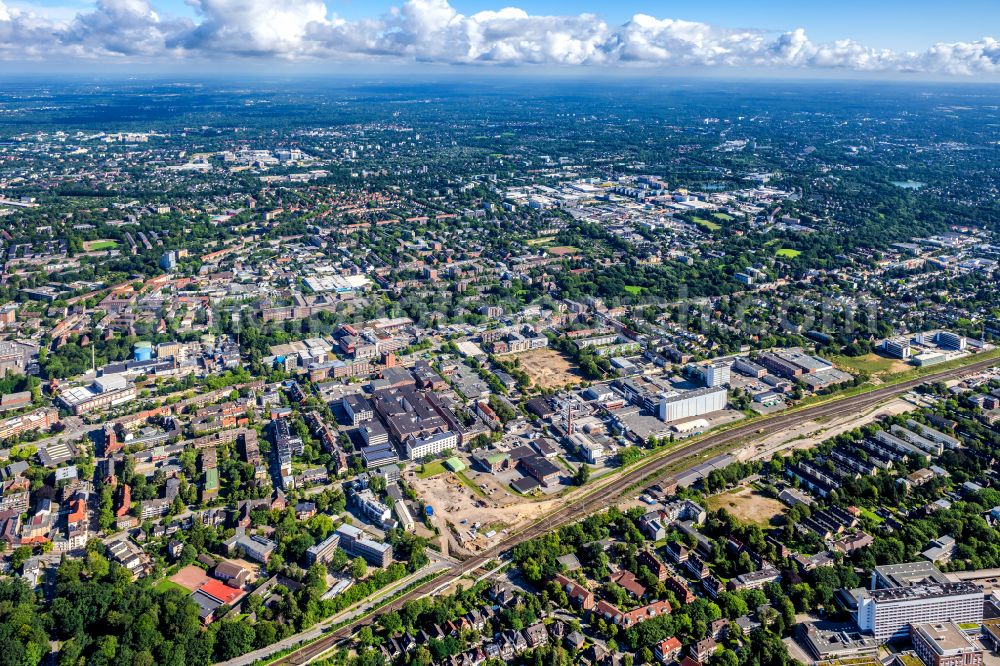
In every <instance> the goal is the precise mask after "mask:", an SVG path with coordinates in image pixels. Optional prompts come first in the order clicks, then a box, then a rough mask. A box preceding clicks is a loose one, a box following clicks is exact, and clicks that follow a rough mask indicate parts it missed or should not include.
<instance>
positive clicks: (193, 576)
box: [170, 564, 208, 592]
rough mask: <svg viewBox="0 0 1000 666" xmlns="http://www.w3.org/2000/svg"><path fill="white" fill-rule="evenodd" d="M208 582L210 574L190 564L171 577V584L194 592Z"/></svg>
mask: <svg viewBox="0 0 1000 666" xmlns="http://www.w3.org/2000/svg"><path fill="white" fill-rule="evenodd" d="M207 580H208V574H206V573H205V570H204V569H202V568H200V567H196V566H195V565H193V564H189V565H188V566H186V567H184V568H183V569H181V570H180V571H178V572H177V573H175V574H174V575H173V576H171V577H170V582H171V583H177V584H178V585H180V586H181V587H183V588H185V589H187V590H190V591H192V592H194V591H195V590H197V589H198V588H199V587H201V586H202V585H204V584H205V581H207Z"/></svg>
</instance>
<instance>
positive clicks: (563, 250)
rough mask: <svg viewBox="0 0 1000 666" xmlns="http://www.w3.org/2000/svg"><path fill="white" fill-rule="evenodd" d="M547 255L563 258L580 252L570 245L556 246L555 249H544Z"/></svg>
mask: <svg viewBox="0 0 1000 666" xmlns="http://www.w3.org/2000/svg"><path fill="white" fill-rule="evenodd" d="M545 251H546V252H548V253H549V254H554V255H556V256H557V257H563V256H566V255H568V254H576V253H577V252H579V251H580V248H577V247H573V246H572V245H557V246H555V247H550V248H546V249H545Z"/></svg>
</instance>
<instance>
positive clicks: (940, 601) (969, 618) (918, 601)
mask: <svg viewBox="0 0 1000 666" xmlns="http://www.w3.org/2000/svg"><path fill="white" fill-rule="evenodd" d="M928 564H930V563H929V562H928ZM856 619H857V624H858V628H859V629H860V630H861V631H865V632H869V633H871V634H873V635H874V636H875V640H877V641H879V642H880V643H884V642H887V641H889V640H892V639H893V638H899V637H902V636H906V635H907V633H908V632H909V626H910V624H920V623H925V622H940V621H951V622H958V623H963V622H974V623H981V622H982V620H983V591H982V590H981V589H980V588H979V587H977V586H975V585H973V584H972V583H969V582H959V583H939V582H920V583H915V584H913V585H909V586H905V587H889V588H880V589H875V590H870V591H869V590H863V591H862V592H861V594H860V596H859V598H858V610H857V616H856Z"/></svg>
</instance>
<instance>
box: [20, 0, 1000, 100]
mask: <svg viewBox="0 0 1000 666" xmlns="http://www.w3.org/2000/svg"><path fill="white" fill-rule="evenodd" d="M507 7H512V8H513V9H505V8H507ZM394 8H395V9H397V10H399V11H398V13H397V14H394V15H391V16H390V15H389V12H390V10H393V9H394ZM478 12H489V13H488V14H482V15H479V14H477V13H478ZM636 15H644V16H645V17H643V18H638V19H635V18H633V17H635V16H636ZM39 17H41V19H39ZM5 36H6V40H7V41H4V39H5ZM997 38H1000V0H950V1H949V2H942V1H941V0H794V1H793V0H660V1H658V2H657V1H653V0H618V1H616V2H601V1H598V0H580V1H577V2H568V1H566V0H499V1H497V0H0V60H16V59H22V60H25V61H29V60H30V61H35V62H37V61H55V60H59V61H65V60H66V59H76V60H80V61H84V62H87V61H96V60H108V61H112V62H116V63H118V64H123V63H125V64H127V63H129V62H133V61H134V62H140V61H141V62H142V63H145V64H147V65H148V64H149V63H151V62H156V61H164V62H166V61H169V62H172V63H175V64H176V63H178V62H184V61H186V60H201V61H207V62H220V61H221V60H222V59H235V60H246V59H256V60H258V61H263V60H269V61H271V62H273V63H289V62H303V61H309V62H312V63H314V64H315V63H317V62H321V63H322V62H337V63H344V62H350V63H351V64H352V65H359V66H360V65H364V64H377V65H385V64H386V63H403V64H407V63H408V64H411V65H415V64H420V63H434V64H438V65H463V66H465V65H475V66H497V65H500V66H505V67H511V66H517V67H519V66H528V67H564V68H565V67H574V68H580V67H603V68H608V67H616V68H617V67H634V66H639V67H642V66H645V67H647V68H650V67H655V68H658V69H659V70H660V71H664V72H666V73H683V72H684V71H687V70H691V69H699V68H700V69H705V68H709V69H717V70H724V71H746V70H769V71H771V72H774V71H786V70H787V71H796V72H798V73H800V74H801V73H802V72H810V71H816V72H818V71H821V70H822V71H824V72H827V73H829V72H836V73H838V74H851V73H856V74H858V75H859V76H872V75H885V76H891V77H898V76H903V77H915V76H925V77H966V78H968V77H981V78H983V77H985V78H986V79H989V80H1000V41H998V39H997Z"/></svg>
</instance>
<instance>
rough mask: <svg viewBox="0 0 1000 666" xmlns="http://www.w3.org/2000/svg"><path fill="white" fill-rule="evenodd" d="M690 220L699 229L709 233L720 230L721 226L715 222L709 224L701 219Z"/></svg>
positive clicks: (693, 218)
mask: <svg viewBox="0 0 1000 666" xmlns="http://www.w3.org/2000/svg"><path fill="white" fill-rule="evenodd" d="M691 219H692V220H693V221H694V223H695V224H697V225H698V226H699V227H701V228H703V229H708V230H709V231H718V230H719V229H721V228H722V225H720V224H716V223H715V222H711V221H709V220H706V219H705V218H703V217H692V218H691Z"/></svg>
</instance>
